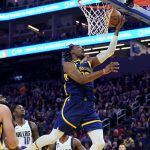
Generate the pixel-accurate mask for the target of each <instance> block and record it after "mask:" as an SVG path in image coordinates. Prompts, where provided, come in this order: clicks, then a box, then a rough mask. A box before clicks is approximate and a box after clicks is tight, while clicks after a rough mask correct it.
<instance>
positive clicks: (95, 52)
mask: <svg viewBox="0 0 150 150" xmlns="http://www.w3.org/2000/svg"><path fill="white" fill-rule="evenodd" d="M97 53H99V51H94V52H88V53H85V55H90V54H97Z"/></svg>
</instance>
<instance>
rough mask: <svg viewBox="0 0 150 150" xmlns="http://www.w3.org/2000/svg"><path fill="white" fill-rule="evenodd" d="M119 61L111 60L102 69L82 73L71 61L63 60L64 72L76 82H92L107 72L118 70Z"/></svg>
mask: <svg viewBox="0 0 150 150" xmlns="http://www.w3.org/2000/svg"><path fill="white" fill-rule="evenodd" d="M118 69H119V63H118V62H111V63H110V64H109V65H107V66H106V67H105V68H104V69H103V70H100V71H96V72H93V73H90V74H86V75H82V74H81V73H80V72H79V71H78V70H77V69H76V68H75V66H74V64H73V63H70V62H65V63H64V72H65V73H67V74H68V75H69V77H70V78H71V79H73V80H74V81H76V82H78V83H79V84H86V83H89V82H92V81H94V80H96V79H98V78H99V77H101V76H103V75H106V74H109V73H111V72H118Z"/></svg>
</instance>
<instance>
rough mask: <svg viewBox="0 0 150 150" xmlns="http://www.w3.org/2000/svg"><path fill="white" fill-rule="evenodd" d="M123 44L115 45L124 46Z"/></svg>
mask: <svg viewBox="0 0 150 150" xmlns="http://www.w3.org/2000/svg"><path fill="white" fill-rule="evenodd" d="M124 45H125V44H117V46H118V47H119V46H124Z"/></svg>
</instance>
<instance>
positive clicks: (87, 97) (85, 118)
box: [29, 17, 125, 150]
mask: <svg viewBox="0 0 150 150" xmlns="http://www.w3.org/2000/svg"><path fill="white" fill-rule="evenodd" d="M124 22H125V18H124V17H122V19H121V21H120V23H119V24H118V26H117V27H116V31H115V35H114V37H113V40H112V41H111V43H110V45H109V48H108V50H106V51H105V52H103V53H100V54H98V55H97V56H96V57H88V58H85V56H84V51H83V48H82V47H81V46H79V45H71V46H70V50H69V51H67V52H65V54H64V59H65V61H66V62H64V64H63V68H64V73H65V74H64V77H65V92H66V99H65V102H64V105H63V107H62V110H61V114H60V115H59V117H58V119H57V121H56V123H55V125H54V129H53V130H52V132H51V133H50V134H49V135H44V136H42V137H40V138H38V139H37V140H36V142H35V143H34V144H32V145H31V147H30V148H29V149H30V150H36V149H39V148H41V147H43V146H46V145H49V144H54V143H55V142H56V141H57V140H58V139H59V138H61V137H62V136H63V134H64V133H66V132H69V131H71V130H75V129H76V128H77V127H78V126H81V127H82V128H83V129H84V130H85V131H86V132H87V133H88V135H89V137H90V138H91V140H92V146H91V148H90V150H102V148H103V147H104V144H105V142H104V139H103V129H102V121H101V120H100V119H99V117H98V115H97V114H96V111H95V109H94V100H93V99H94V98H93V97H94V95H93V84H92V81H94V80H95V79H98V78H99V77H101V76H104V75H106V74H109V73H111V72H118V69H119V63H118V62H112V63H110V64H109V65H107V66H106V67H105V68H104V69H103V70H100V71H96V72H92V70H93V68H94V67H96V66H98V65H100V64H101V63H103V62H104V61H105V60H107V59H108V58H109V57H111V56H112V55H113V54H114V52H115V48H116V45H117V39H118V33H119V31H120V29H121V27H122V26H123V24H124Z"/></svg>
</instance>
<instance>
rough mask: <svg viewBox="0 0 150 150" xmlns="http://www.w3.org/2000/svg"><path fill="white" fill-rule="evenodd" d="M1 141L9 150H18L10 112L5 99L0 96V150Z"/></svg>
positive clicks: (0, 149)
mask: <svg viewBox="0 0 150 150" xmlns="http://www.w3.org/2000/svg"><path fill="white" fill-rule="evenodd" d="M3 141H5V144H6V145H7V147H8V149H9V150H19V148H18V147H17V145H18V140H17V137H16V133H15V129H14V126H13V123H12V114H11V111H10V109H9V107H8V103H7V101H6V98H5V97H3V96H2V95H0V150H2V143H3Z"/></svg>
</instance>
